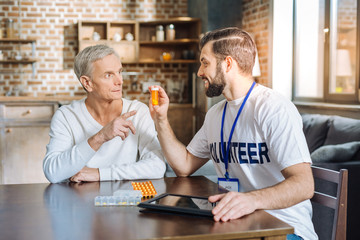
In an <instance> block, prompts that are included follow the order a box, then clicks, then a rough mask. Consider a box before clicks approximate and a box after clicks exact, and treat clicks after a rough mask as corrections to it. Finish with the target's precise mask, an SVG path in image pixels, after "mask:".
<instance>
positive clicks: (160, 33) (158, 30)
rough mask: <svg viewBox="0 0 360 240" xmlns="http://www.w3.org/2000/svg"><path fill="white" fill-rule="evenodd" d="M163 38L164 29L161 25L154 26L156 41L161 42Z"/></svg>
mask: <svg viewBox="0 0 360 240" xmlns="http://www.w3.org/2000/svg"><path fill="white" fill-rule="evenodd" d="M164 38H165V32H164V27H163V26H162V25H157V26H156V41H158V42H162V41H164Z"/></svg>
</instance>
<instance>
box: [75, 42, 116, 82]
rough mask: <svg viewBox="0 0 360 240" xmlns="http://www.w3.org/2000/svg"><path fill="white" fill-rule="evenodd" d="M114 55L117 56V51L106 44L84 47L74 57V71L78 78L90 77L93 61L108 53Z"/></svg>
mask: <svg viewBox="0 0 360 240" xmlns="http://www.w3.org/2000/svg"><path fill="white" fill-rule="evenodd" d="M111 54H113V55H115V56H116V57H118V58H119V59H120V57H119V55H118V54H117V52H116V51H115V50H114V49H113V48H111V47H109V46H106V45H101V44H99V45H95V46H90V47H86V48H84V49H83V50H82V51H80V52H79V54H78V55H77V56H76V57H75V60H74V72H75V74H76V76H77V78H78V79H79V80H80V77H81V76H88V77H90V78H91V77H92V71H93V63H94V62H95V61H97V60H99V59H103V58H104V57H106V56H108V55H111Z"/></svg>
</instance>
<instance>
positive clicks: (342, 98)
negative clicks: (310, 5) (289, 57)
mask: <svg viewBox="0 0 360 240" xmlns="http://www.w3.org/2000/svg"><path fill="white" fill-rule="evenodd" d="M296 1H301V0H294V2H293V64H292V100H293V101H296V102H325V103H339V104H359V100H360V96H359V80H360V79H359V67H360V54H359V47H360V46H359V41H360V25H359V24H360V4H359V3H360V0H357V5H356V11H357V14H356V38H357V40H356V64H355V65H356V69H355V91H354V93H351V94H341V93H331V92H330V89H329V87H330V31H331V27H332V26H330V22H331V19H330V17H331V16H330V13H331V1H332V0H325V14H324V17H325V19H324V34H325V36H324V40H325V42H324V56H323V57H324V69H323V97H319V98H315V97H299V96H296V67H295V66H296V47H297V45H296V29H297V22H296V14H297V12H296ZM335 1H337V0H335ZM335 27H337V26H335ZM326 29H328V30H329V31H328V32H325V30H326Z"/></svg>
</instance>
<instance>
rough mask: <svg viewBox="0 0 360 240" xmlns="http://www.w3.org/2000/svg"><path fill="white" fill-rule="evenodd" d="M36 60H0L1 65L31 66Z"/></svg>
mask: <svg viewBox="0 0 360 240" xmlns="http://www.w3.org/2000/svg"><path fill="white" fill-rule="evenodd" d="M35 62H36V60H35V59H26V60H25V59H22V60H16V59H9V60H0V63H19V64H31V63H35Z"/></svg>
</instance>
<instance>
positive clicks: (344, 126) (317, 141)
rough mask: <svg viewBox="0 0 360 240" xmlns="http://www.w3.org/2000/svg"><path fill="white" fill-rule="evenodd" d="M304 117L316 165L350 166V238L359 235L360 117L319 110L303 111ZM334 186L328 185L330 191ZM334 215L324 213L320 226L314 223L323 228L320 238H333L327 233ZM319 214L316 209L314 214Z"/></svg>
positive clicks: (331, 167) (325, 166) (328, 166)
mask: <svg viewBox="0 0 360 240" xmlns="http://www.w3.org/2000/svg"><path fill="white" fill-rule="evenodd" d="M302 119H303V124H304V126H303V130H304V134H305V137H306V141H307V143H308V146H309V150H310V153H311V158H312V160H313V165H315V166H320V167H324V168H329V169H333V170H340V169H342V168H344V169H348V174H349V182H348V211H347V216H348V217H347V239H349V240H353V239H360V231H358V229H357V227H358V226H359V221H358V218H359V216H360V204H359V203H360V189H359V188H360V187H359V186H360V120H357V119H351V118H345V117H340V116H331V115H320V114H302ZM335 188H336V186H334V187H332V189H329V194H331V193H332V192H334V189H335ZM314 207H317V206H314ZM324 211H325V210H324ZM332 216H333V215H331V216H329V217H328V218H324V217H322V219H321V221H320V222H321V224H320V226H315V227H317V228H320V234H319V235H320V237H322V238H320V240H321V239H330V235H326V234H328V233H329V231H328V230H329V229H330V228H331V223H332V222H331V221H330V220H331V219H332ZM317 217H318V216H316V215H315V211H314V218H317ZM314 222H319V221H314ZM325 232H327V233H325Z"/></svg>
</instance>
